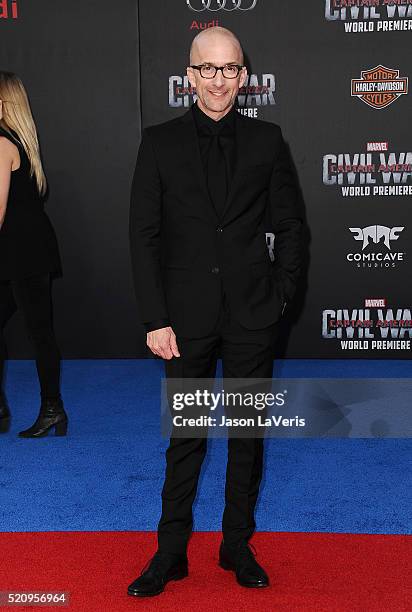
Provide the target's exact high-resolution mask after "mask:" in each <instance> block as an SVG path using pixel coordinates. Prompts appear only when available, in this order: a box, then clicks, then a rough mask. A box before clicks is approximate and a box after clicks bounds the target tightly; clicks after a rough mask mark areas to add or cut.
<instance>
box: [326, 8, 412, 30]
mask: <svg viewBox="0 0 412 612" xmlns="http://www.w3.org/2000/svg"><path fill="white" fill-rule="evenodd" d="M325 17H326V19H327V20H328V21H340V22H343V24H344V26H345V32H347V33H359V32H362V33H368V32H375V31H376V32H394V31H399V30H412V0H326V2H325Z"/></svg>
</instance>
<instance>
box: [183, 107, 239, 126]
mask: <svg viewBox="0 0 412 612" xmlns="http://www.w3.org/2000/svg"><path fill="white" fill-rule="evenodd" d="M192 112H193V116H194V119H195V122H196V125H197V127H198V128H202V127H206V128H208V129H209V130H210V131H211V132H212V133H218V132H220V130H221V129H222V128H223V126H225V128H226V129H227V127H229V128H230V130H233V132H234V130H235V113H236V112H237V111H236V109H235V106H234V105H233V106H232V108H231V109H230V111H229V112H228V113H226V115H224V116H223V117H222V118H221V119H219V120H218V121H215V120H214V119H212V118H211V117H209V115H206V113H204V112H203V111H202V110H201V109H200V108H199V106H198V105H197V102H195V103H194V104H192Z"/></svg>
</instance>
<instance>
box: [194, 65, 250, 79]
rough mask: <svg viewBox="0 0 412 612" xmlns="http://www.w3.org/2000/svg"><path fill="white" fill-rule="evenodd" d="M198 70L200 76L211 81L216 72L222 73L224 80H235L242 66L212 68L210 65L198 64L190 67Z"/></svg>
mask: <svg viewBox="0 0 412 612" xmlns="http://www.w3.org/2000/svg"><path fill="white" fill-rule="evenodd" d="M190 67H191V68H196V70H199V72H200V76H202V77H203V78H204V79H213V78H214V77H215V76H216V74H217V71H218V70H221V71H222V74H223V76H224V77H225V79H235V78H236V77H237V76H238V74H239V72H240V71H241V70H242V68H243V67H244V66H242V65H240V64H226V65H225V66H212V65H211V64H199V65H198V66H190Z"/></svg>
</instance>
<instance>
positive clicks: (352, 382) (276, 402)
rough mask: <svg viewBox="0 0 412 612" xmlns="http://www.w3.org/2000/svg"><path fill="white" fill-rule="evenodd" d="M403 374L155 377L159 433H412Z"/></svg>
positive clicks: (411, 388) (409, 385)
mask: <svg viewBox="0 0 412 612" xmlns="http://www.w3.org/2000/svg"><path fill="white" fill-rule="evenodd" d="M411 393H412V381H411V380H410V379H383V380H382V379H314V378H311V379H302V378H299V379H297V378H292V379H281V378H276V379H274V378H230V379H228V378H225V379H223V378H216V379H209V378H206V379H205V378H202V379H199V378H197V379H191V378H169V379H166V378H165V379H162V402H161V426H162V435H163V436H164V437H169V436H173V437H196V438H197V437H218V438H219V437H248V438H250V437H288V438H295V437H312V438H313V437H340V438H348V437H353V438H376V437H384V438H394V437H396V438H409V437H412V416H411V415H412V409H411V407H410V406H411V402H410V397H412V395H411Z"/></svg>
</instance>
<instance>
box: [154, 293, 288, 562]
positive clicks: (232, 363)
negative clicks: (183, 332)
mask: <svg viewBox="0 0 412 612" xmlns="http://www.w3.org/2000/svg"><path fill="white" fill-rule="evenodd" d="M278 326H279V324H278V323H275V324H272V325H270V326H269V327H266V328H264V329H258V330H249V329H246V328H244V327H242V326H241V325H240V324H239V323H237V322H236V321H234V320H233V319H232V317H231V313H230V311H229V308H228V302H227V300H226V297H225V295H224V293H223V290H222V300H221V308H220V313H219V317H218V320H217V322H216V325H215V327H214V330H213V331H212V333H210V334H209V335H207V336H204V337H202V338H186V337H178V336H177V344H178V348H179V351H180V357H172V359H170V360H166V361H165V370H166V378H168V377H170V378H214V377H215V374H216V365H217V359H218V352H219V348H220V351H221V358H222V370H223V371H222V373H223V378H250V377H253V378H272V374H273V351H274V346H275V341H276V337H277V333H278ZM263 443H264V440H263V438H234V437H229V438H228V458H227V469H226V487H225V509H224V514H223V521H222V531H223V538H224V540H225V543H227V544H228V545H229V546H235V545H236V544H237V543H238V542H239V541H240V540H242V539H246V540H248V539H249V538H250V536H251V535H252V533H253V531H254V529H255V519H254V510H255V505H256V501H257V497H258V493H259V486H260V482H261V478H262V469H263V447H264V444H263ZM206 449H207V438H177V437H173V435H172V437H171V438H170V444H169V447H168V449H167V451H166V475H165V481H164V485H163V490H162V514H161V518H160V521H159V525H158V546H159V550H162V551H165V552H172V553H186V547H187V543H188V540H189V537H190V534H191V531H192V525H193V519H192V505H193V501H194V499H195V496H196V490H197V484H198V479H199V474H200V469H201V466H202V462H203V459H204V457H205V454H206Z"/></svg>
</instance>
